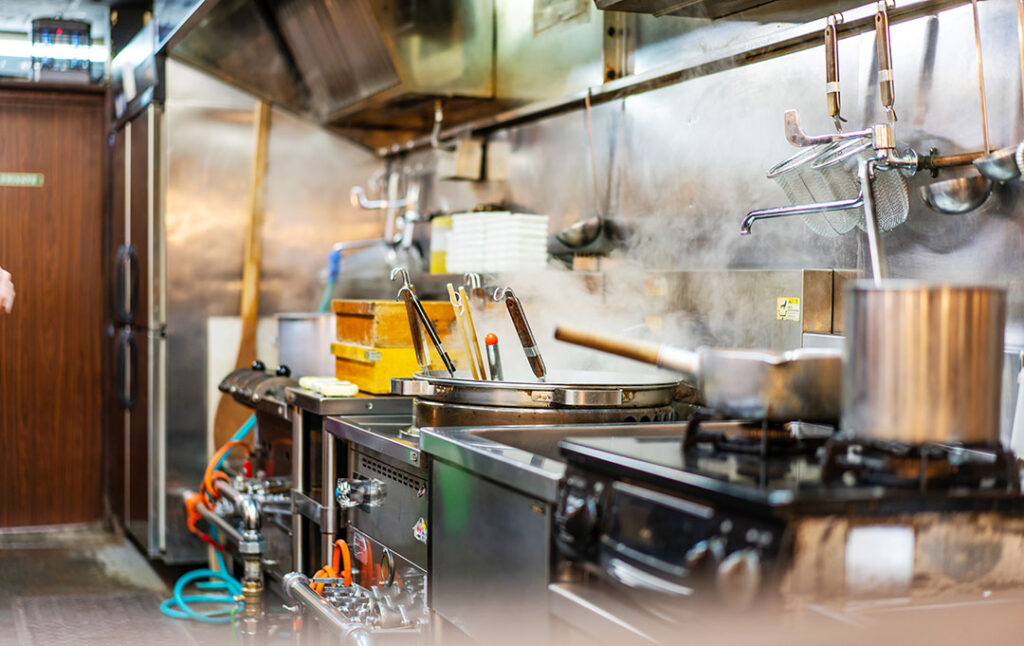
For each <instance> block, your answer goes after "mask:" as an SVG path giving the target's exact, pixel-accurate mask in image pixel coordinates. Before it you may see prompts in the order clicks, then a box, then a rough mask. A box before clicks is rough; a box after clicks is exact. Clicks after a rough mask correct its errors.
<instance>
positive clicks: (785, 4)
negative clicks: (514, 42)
mask: <svg viewBox="0 0 1024 646" xmlns="http://www.w3.org/2000/svg"><path fill="white" fill-rule="evenodd" d="M594 4H595V5H597V8H598V9H602V10H605V11H626V12H632V13H649V14H652V15H654V16H679V17H684V18H708V19H711V20H720V19H723V18H728V19H730V20H752V21H756V22H810V21H812V20H817V19H818V18H824V17H825V16H827V15H829V14H831V13H836V12H839V11H846V10H847V9H851V8H853V7H858V6H861V5H864V4H867V3H865V2H864V0H810V1H808V0H594Z"/></svg>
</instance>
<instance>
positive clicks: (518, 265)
mask: <svg viewBox="0 0 1024 646" xmlns="http://www.w3.org/2000/svg"><path fill="white" fill-rule="evenodd" d="M547 241H548V216H546V215H529V214H525V213H511V212H509V211H487V212H481V213H456V214H453V215H452V232H451V237H450V238H449V241H448V257H447V261H446V262H447V270H448V272H449V273H460V272H467V271H475V272H504V271H523V270H527V271H530V270H540V269H544V266H545V264H546V263H547Z"/></svg>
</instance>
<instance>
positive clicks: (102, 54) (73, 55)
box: [0, 38, 108, 63]
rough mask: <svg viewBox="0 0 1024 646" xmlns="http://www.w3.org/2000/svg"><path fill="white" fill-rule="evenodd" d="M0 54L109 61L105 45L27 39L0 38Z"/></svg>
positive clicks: (18, 56)
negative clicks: (83, 44) (39, 41)
mask: <svg viewBox="0 0 1024 646" xmlns="http://www.w3.org/2000/svg"><path fill="white" fill-rule="evenodd" d="M0 56H6V57H12V58H52V59H56V60H68V61H82V60H87V61H90V62H92V63H105V62H107V56H108V53H107V48H106V46H105V45H97V44H93V45H89V46H86V47H83V46H77V47H76V46H75V45H70V44H66V43H61V44H56V43H50V44H48V43H31V42H29V41H28V40H27V39H26V40H21V39H13V38H0Z"/></svg>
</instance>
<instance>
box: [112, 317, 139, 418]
mask: <svg viewBox="0 0 1024 646" xmlns="http://www.w3.org/2000/svg"><path fill="white" fill-rule="evenodd" d="M116 348H117V351H116V356H115V358H114V388H115V389H116V390H117V400H118V402H119V403H120V404H121V406H122V407H123V408H124V409H125V410H132V409H133V408H135V401H136V399H137V398H138V389H139V386H138V384H139V382H138V379H137V377H136V375H135V373H136V371H137V370H138V367H139V351H138V346H137V344H136V343H135V335H134V334H132V331H131V330H121V332H119V333H118V335H117V343H116Z"/></svg>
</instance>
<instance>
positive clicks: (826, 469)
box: [821, 436, 1020, 491]
mask: <svg viewBox="0 0 1024 646" xmlns="http://www.w3.org/2000/svg"><path fill="white" fill-rule="evenodd" d="M821 477H822V480H823V481H824V482H826V483H835V482H840V481H849V482H853V483H863V484H871V485H879V486H884V487H903V488H912V489H920V490H921V491H926V490H929V489H951V488H961V487H964V488H971V489H1005V488H1010V489H1012V490H1014V491H1019V490H1020V474H1019V471H1018V470H1017V465H1016V461H1015V459H1014V456H1013V454H1012V453H1011V452H1009V451H1007V450H1006V449H1004V448H1002V447H1001V446H996V447H992V446H962V445H957V444H904V443H901V442H884V441H873V442H870V441H863V440H856V439H853V438H848V437H843V436H836V437H834V438H833V439H831V440H829V441H828V442H827V443H826V445H825V455H824V458H823V460H822V469H821Z"/></svg>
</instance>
